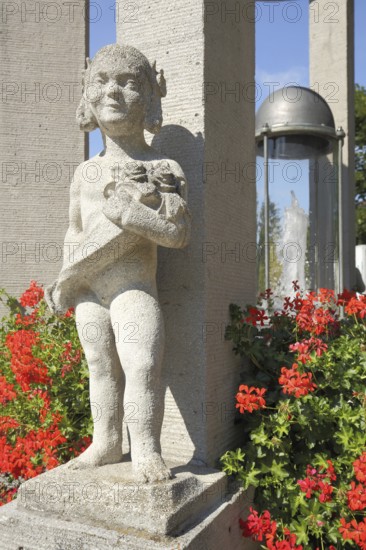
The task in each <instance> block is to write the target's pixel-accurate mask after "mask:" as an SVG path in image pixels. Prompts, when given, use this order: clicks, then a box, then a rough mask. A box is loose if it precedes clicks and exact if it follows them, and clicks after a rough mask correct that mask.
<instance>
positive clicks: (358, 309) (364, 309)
mask: <svg viewBox="0 0 366 550" xmlns="http://www.w3.org/2000/svg"><path fill="white" fill-rule="evenodd" d="M345 312H346V313H347V314H348V315H356V317H359V318H360V319H364V317H365V316H366V296H365V295H364V294H361V295H359V296H353V297H352V298H351V299H350V300H349V301H348V303H347V304H346V307H345Z"/></svg>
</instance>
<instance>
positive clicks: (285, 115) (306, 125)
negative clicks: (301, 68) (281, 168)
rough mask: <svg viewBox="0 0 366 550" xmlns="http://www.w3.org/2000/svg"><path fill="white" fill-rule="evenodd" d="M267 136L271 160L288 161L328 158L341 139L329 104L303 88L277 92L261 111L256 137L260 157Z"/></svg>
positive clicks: (291, 87) (263, 105) (270, 96)
mask: <svg viewBox="0 0 366 550" xmlns="http://www.w3.org/2000/svg"><path fill="white" fill-rule="evenodd" d="M265 133H266V134H267V135H268V138H269V144H268V145H269V156H270V157H271V158H284V159H288V158H291V159H300V160H301V159H306V158H311V157H314V156H319V155H324V154H328V153H329V152H330V151H331V150H332V148H333V143H334V139H336V138H337V132H336V129H335V124H334V118H333V114H332V111H331V110H330V108H329V105H328V103H327V102H326V101H325V100H324V99H323V98H322V97H321V96H320V95H319V94H317V93H316V92H314V91H313V90H310V89H309V88H305V87H303V86H288V87H286V88H282V89H280V90H277V91H276V92H275V93H273V94H270V95H269V96H268V97H267V98H266V99H265V100H264V102H263V103H262V105H261V106H260V108H259V109H258V112H257V115H256V132H255V135H256V140H257V144H258V153H259V154H260V155H263V135H264V134H265Z"/></svg>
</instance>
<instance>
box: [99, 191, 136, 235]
mask: <svg viewBox="0 0 366 550" xmlns="http://www.w3.org/2000/svg"><path fill="white" fill-rule="evenodd" d="M133 202H134V200H133V198H132V197H131V195H130V194H129V193H127V192H126V191H123V190H122V189H119V191H118V193H114V194H113V195H111V196H110V197H109V198H107V200H106V201H105V203H104V205H103V214H104V215H105V216H106V217H107V218H108V219H109V220H110V221H111V222H113V223H115V224H117V225H119V226H122V227H123V225H124V222H125V219H126V216H127V212H128V211H129V210H130V208H131V205H132V203H133Z"/></svg>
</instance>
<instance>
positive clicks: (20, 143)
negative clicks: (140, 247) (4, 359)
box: [0, 0, 88, 296]
mask: <svg viewBox="0 0 366 550" xmlns="http://www.w3.org/2000/svg"><path fill="white" fill-rule="evenodd" d="M74 4H75V6H74V8H73V7H72V6H71V5H67V3H65V2H62V1H61V0H58V2H52V3H50V2H44V1H42V2H33V1H29V2H5V3H3V4H2V5H1V15H0V27H1V32H0V64H1V81H2V82H1V85H2V98H1V101H0V170H1V186H0V204H1V214H0V235H1V242H0V246H1V269H0V272H1V276H0V287H2V288H5V289H6V290H7V291H8V292H9V293H11V294H14V295H16V296H19V295H20V293H21V292H23V291H24V290H25V289H26V288H28V286H29V282H30V280H31V279H35V280H37V281H38V282H40V283H50V282H51V281H52V280H53V279H54V277H55V276H56V275H57V273H58V272H59V270H60V265H61V261H62V242H63V237H64V234H65V231H66V228H67V213H68V198H69V187H70V181H71V178H72V174H73V171H74V169H75V166H77V165H78V164H80V162H82V161H83V160H85V158H86V156H85V155H86V145H87V142H86V140H85V136H84V134H83V133H81V132H80V131H79V130H78V128H77V126H76V125H75V110H76V107H77V104H78V101H79V94H78V90H79V88H80V81H81V76H82V71H83V69H84V66H85V56H86V55H87V49H88V21H87V20H86V17H85V8H86V4H87V2H86V1H85V0H81V1H79V2H76V3H74Z"/></svg>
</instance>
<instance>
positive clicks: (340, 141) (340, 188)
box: [337, 127, 346, 292]
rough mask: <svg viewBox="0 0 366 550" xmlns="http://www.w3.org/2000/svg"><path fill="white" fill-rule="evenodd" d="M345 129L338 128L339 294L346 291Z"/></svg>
mask: <svg viewBox="0 0 366 550" xmlns="http://www.w3.org/2000/svg"><path fill="white" fill-rule="evenodd" d="M345 135H346V134H345V133H344V131H343V128H342V127H340V128H337V136H338V288H339V292H343V290H344V277H343V175H342V168H343V156H342V149H343V138H344V137H345Z"/></svg>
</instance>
